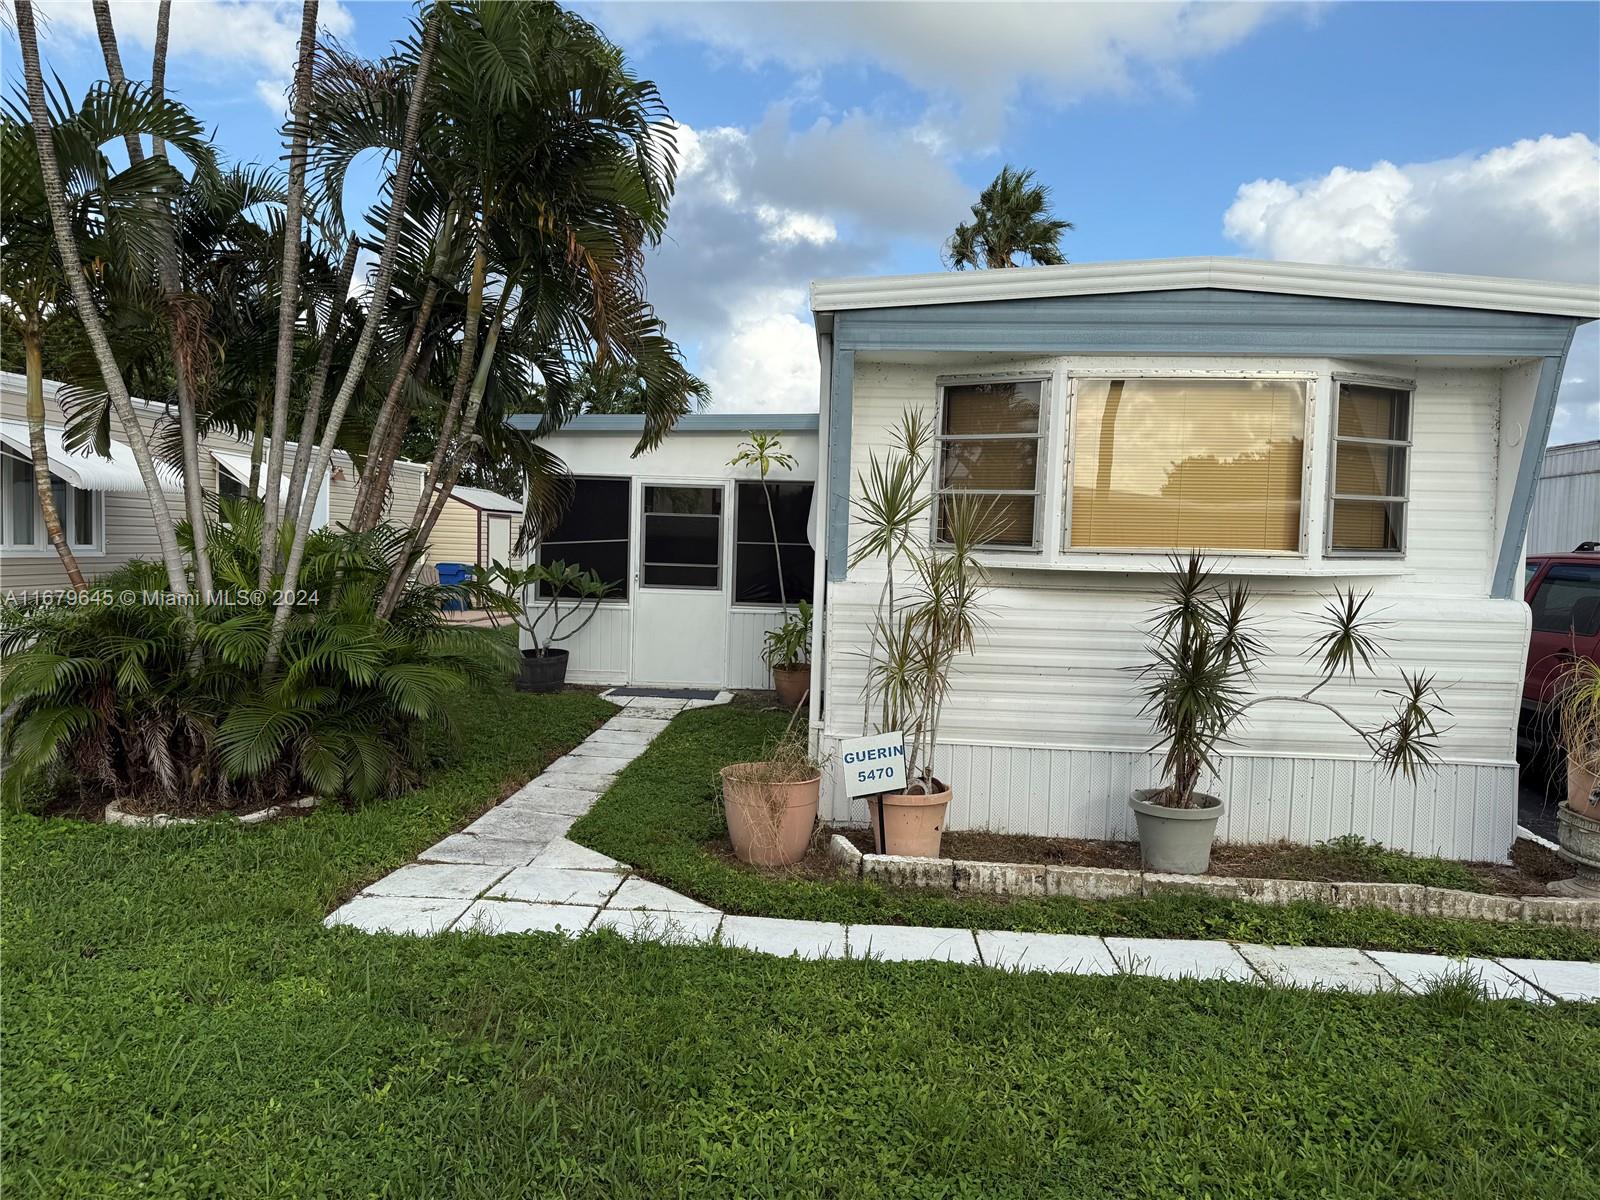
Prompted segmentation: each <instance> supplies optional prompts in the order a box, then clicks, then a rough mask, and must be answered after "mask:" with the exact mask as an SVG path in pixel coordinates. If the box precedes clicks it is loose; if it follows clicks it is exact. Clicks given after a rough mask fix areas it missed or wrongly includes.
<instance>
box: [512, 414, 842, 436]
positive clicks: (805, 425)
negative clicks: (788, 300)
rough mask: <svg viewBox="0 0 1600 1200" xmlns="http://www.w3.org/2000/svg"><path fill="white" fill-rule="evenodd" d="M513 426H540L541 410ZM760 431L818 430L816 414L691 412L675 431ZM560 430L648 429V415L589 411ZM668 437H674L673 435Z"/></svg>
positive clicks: (637, 431) (518, 419)
mask: <svg viewBox="0 0 1600 1200" xmlns="http://www.w3.org/2000/svg"><path fill="white" fill-rule="evenodd" d="M507 423H508V424H509V425H510V426H511V427H512V428H513V429H536V428H538V425H539V415H538V414H537V413H517V414H515V415H513V416H511V417H509V418H508V419H507ZM749 430H760V431H762V432H771V433H816V432H817V414H816V413H690V414H689V415H688V416H686V417H679V418H678V423H677V424H676V425H674V426H673V427H672V432H673V433H745V432H747V431H749ZM556 432H558V433H631V434H633V435H635V436H638V435H639V434H641V433H643V432H644V418H643V417H642V416H638V415H636V414H633V413H588V414H585V415H584V416H581V417H573V418H572V420H570V421H568V422H567V423H566V424H565V425H563V426H562V427H561V428H560V429H559V430H557V431H556ZM668 436H671V435H670V434H669V435H668Z"/></svg>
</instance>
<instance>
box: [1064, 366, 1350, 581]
mask: <svg viewBox="0 0 1600 1200" xmlns="http://www.w3.org/2000/svg"><path fill="white" fill-rule="evenodd" d="M1327 378H1328V376H1327V374H1326V372H1325V371H1318V370H1306V369H1289V370H1252V369H1248V368H1219V369H1214V370H1207V369H1202V368H1197V367H1175V368H1171V369H1167V370H1151V369H1149V368H1144V369H1140V370H1129V371H1119V370H1116V369H1114V368H1095V369H1092V370H1069V371H1068V372H1067V403H1066V405H1065V411H1064V416H1063V418H1062V423H1063V424H1064V425H1065V426H1066V437H1065V441H1064V454H1065V462H1064V463H1063V466H1062V470H1061V480H1062V488H1061V524H1060V530H1059V547H1060V555H1061V560H1062V561H1065V562H1068V563H1084V562H1088V561H1090V560H1092V559H1094V558H1100V557H1105V558H1119V559H1128V560H1133V559H1140V560H1146V559H1150V560H1158V561H1160V562H1161V563H1163V564H1164V563H1165V561H1166V558H1167V556H1168V555H1170V554H1173V553H1180V554H1181V553H1187V552H1188V551H1189V550H1190V549H1191V547H1188V546H1170V547H1159V546H1154V547H1152V546H1074V545H1073V544H1072V494H1073V485H1074V483H1075V477H1076V475H1077V469H1078V383H1079V382H1080V381H1099V380H1107V381H1109V380H1116V379H1152V380H1161V381H1164V382H1169V383H1170V382H1176V381H1182V380H1185V379H1193V380H1196V381H1211V380H1239V381H1246V382H1249V381H1256V380H1259V381H1262V382H1278V383H1298V384H1301V385H1303V386H1304V387H1305V390H1306V403H1305V413H1304V420H1303V423H1302V425H1301V430H1300V446H1301V453H1300V531H1299V539H1298V544H1297V546H1296V548H1295V549H1292V550H1249V549H1233V548H1228V547H1207V546H1201V547H1198V549H1199V550H1200V551H1201V553H1203V554H1205V555H1206V557H1207V558H1209V559H1217V560H1221V559H1236V558H1250V559H1277V560H1280V561H1282V560H1291V561H1300V562H1306V563H1309V562H1311V561H1312V553H1311V538H1310V533H1309V526H1310V518H1311V509H1312V507H1313V506H1312V503H1310V502H1308V500H1307V497H1309V496H1311V495H1312V494H1313V481H1314V479H1315V475H1314V474H1313V467H1314V466H1315V465H1316V461H1317V455H1318V445H1317V438H1316V436H1315V432H1316V428H1317V424H1316V413H1317V402H1318V398H1319V397H1318V389H1319V388H1320V386H1321V385H1322V382H1323V381H1324V380H1325V379H1327ZM1161 569H1164V567H1163V568H1161Z"/></svg>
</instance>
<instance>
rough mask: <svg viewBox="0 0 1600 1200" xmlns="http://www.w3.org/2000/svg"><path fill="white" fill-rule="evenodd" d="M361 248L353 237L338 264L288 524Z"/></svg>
mask: <svg viewBox="0 0 1600 1200" xmlns="http://www.w3.org/2000/svg"><path fill="white" fill-rule="evenodd" d="M359 247H360V243H359V242H358V241H357V240H356V239H355V238H351V239H350V244H349V245H347V246H346V247H345V248H344V261H343V262H342V263H340V264H339V277H338V279H337V281H336V282H335V284H334V289H333V311H332V312H330V313H329V314H328V327H327V328H326V329H324V330H323V331H322V352H321V353H320V354H318V355H317V373H316V374H315V375H313V376H312V377H311V388H310V390H309V391H308V392H307V393H306V411H305V416H304V418H303V419H302V420H301V422H300V440H299V441H298V442H297V443H295V448H294V467H293V469H291V470H290V472H289V499H288V502H287V505H286V506H285V508H284V510H283V520H284V523H285V524H287V525H294V524H297V523H298V522H299V520H300V505H301V504H302V503H303V502H304V499H305V497H304V496H303V495H302V493H303V492H304V491H305V488H306V472H307V471H308V470H309V469H310V467H311V455H312V452H313V451H314V449H315V447H316V439H317V422H318V421H320V420H321V419H322V395H323V393H324V392H326V391H327V390H328V372H329V371H330V370H331V369H332V367H333V347H334V342H335V341H336V340H337V339H338V336H339V318H340V316H341V315H342V314H343V313H344V301H345V297H346V296H348V295H349V294H350V280H351V278H352V277H353V276H354V275H355V273H356V251H357V249H358V248H359ZM321 486H322V483H321V480H318V481H317V487H316V489H314V490H313V491H312V493H311V497H312V503H313V504H314V503H316V494H317V491H319V490H320V489H321Z"/></svg>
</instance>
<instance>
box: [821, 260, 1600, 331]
mask: <svg viewBox="0 0 1600 1200" xmlns="http://www.w3.org/2000/svg"><path fill="white" fill-rule="evenodd" d="M1191 288H1222V289H1227V290H1232V291H1242V292H1280V293H1286V294H1291V295H1300V296H1337V297H1343V298H1345V299H1352V300H1380V301H1384V302H1387V303H1391V304H1421V305H1439V306H1443V307H1448V308H1484V309H1493V310H1497V311H1502V312H1529V313H1544V314H1549V315H1554V316H1570V317H1584V318H1587V319H1589V320H1594V319H1597V318H1600V287H1597V286H1595V285H1593V284H1571V283H1552V282H1548V281H1545V280H1536V279H1500V278H1494V277H1489V276H1480V275H1440V274H1433V273H1430V272H1423V271H1393V270H1389V269H1387V268H1376V267H1334V266H1317V265H1313V264H1309V263H1288V262H1261V261H1257V260H1254V259H1248V258H1158V259H1148V260H1143V261H1134V262H1109V263H1084V264H1077V265H1070V266H1061V267H1019V268H1016V269H1014V270H1009V271H1006V270H1001V271H944V272H940V273H938V274H928V275H881V276H875V277H863V278H855V279H819V280H817V281H816V282H814V283H813V284H812V285H811V308H812V311H813V312H817V313H828V312H838V311H841V310H846V309H861V308H905V307H909V306H912V305H920V304H962V303H970V302H973V301H981V300H1037V299H1045V298H1049V297H1053V296H1089V295H1104V294H1108V293H1113V292H1159V291H1178V290H1185V289H1191Z"/></svg>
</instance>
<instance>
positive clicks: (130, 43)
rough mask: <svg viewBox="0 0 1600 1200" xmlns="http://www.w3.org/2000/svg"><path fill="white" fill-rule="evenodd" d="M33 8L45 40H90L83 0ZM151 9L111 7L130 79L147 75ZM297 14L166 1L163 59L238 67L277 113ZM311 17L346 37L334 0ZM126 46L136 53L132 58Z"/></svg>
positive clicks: (290, 65)
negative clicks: (169, 21)
mask: <svg viewBox="0 0 1600 1200" xmlns="http://www.w3.org/2000/svg"><path fill="white" fill-rule="evenodd" d="M38 7H39V11H40V16H41V18H42V20H41V26H42V28H43V30H44V37H45V39H46V41H47V43H48V39H49V38H50V37H70V38H73V39H76V40H80V41H81V40H88V41H90V42H91V43H92V42H93V40H94V38H95V29H94V10H93V8H92V7H91V6H90V4H89V2H88V0H41V3H40V4H39V6H38ZM157 9H158V5H157V4H156V3H155V2H154V0H118V3H116V4H113V5H112V6H111V17H112V20H113V22H114V23H115V24H116V28H117V43H118V48H119V49H120V50H121V52H122V65H123V68H124V69H125V70H126V71H127V73H128V78H130V79H141V80H142V79H148V78H149V77H150V64H149V60H148V53H149V52H150V51H151V50H152V49H153V48H154V46H155V34H156V12H157ZM300 12H301V6H300V5H299V4H296V3H289V2H287V0H180V2H179V3H177V4H174V5H173V6H172V25H171V29H170V30H169V32H168V40H167V52H168V55H169V63H171V62H175V61H177V60H178V59H179V58H182V59H183V60H184V61H186V62H193V61H195V60H196V59H198V60H202V61H203V62H204V63H205V64H206V65H207V66H208V67H209V68H210V69H212V70H213V71H216V72H217V73H218V75H219V77H225V76H226V75H228V74H232V75H234V76H235V77H236V76H237V74H238V72H240V71H244V72H247V73H249V74H251V75H254V76H255V79H254V86H255V90H256V94H257V95H258V96H260V97H261V99H262V100H263V101H264V102H265V103H266V104H267V105H268V107H270V108H271V109H273V111H275V112H281V111H282V110H283V107H284V101H283V93H284V89H285V88H286V86H287V81H288V80H289V79H290V78H291V77H292V76H293V75H294V62H295V49H296V46H297V45H298V43H299V40H300ZM317 22H318V25H319V27H320V28H321V29H323V30H325V31H326V32H328V33H330V34H332V35H334V36H335V37H339V38H348V37H349V36H350V34H351V33H352V32H353V31H354V30H355V18H354V17H353V16H352V15H351V13H350V11H349V10H348V9H347V8H345V7H344V6H343V5H342V4H340V3H339V2H338V0H328V2H326V3H324V4H322V5H321V6H320V8H319V9H318V13H317ZM134 50H139V51H143V52H144V53H142V54H139V55H138V56H137V57H136V56H135V55H134V54H133V53H132V51H134ZM46 52H47V53H48V44H47V45H46ZM168 73H169V74H171V67H170V66H169V68H168Z"/></svg>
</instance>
